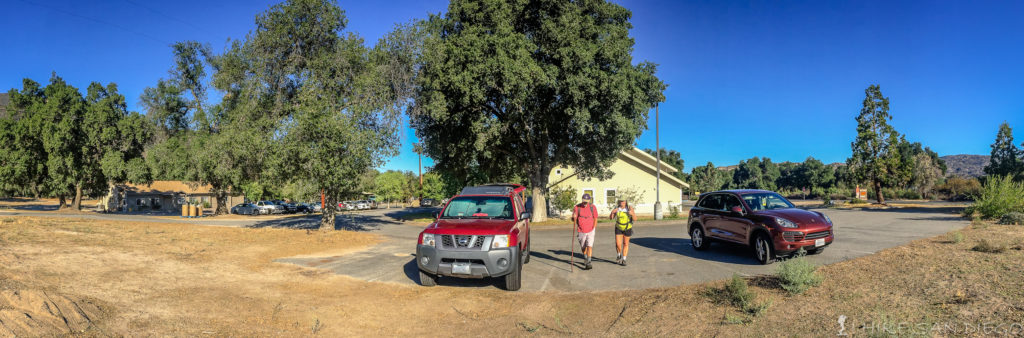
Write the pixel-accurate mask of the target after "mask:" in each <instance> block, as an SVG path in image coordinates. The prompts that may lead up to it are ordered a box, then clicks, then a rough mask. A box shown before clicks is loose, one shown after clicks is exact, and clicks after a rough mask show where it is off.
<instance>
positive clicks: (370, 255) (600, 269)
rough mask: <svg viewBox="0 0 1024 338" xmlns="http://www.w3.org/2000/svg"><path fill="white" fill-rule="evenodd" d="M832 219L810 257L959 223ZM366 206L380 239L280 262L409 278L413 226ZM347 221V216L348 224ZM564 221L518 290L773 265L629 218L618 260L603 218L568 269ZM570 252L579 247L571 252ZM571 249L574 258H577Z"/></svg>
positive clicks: (544, 241) (536, 247)
mask: <svg viewBox="0 0 1024 338" xmlns="http://www.w3.org/2000/svg"><path fill="white" fill-rule="evenodd" d="M821 211H822V212H824V213H826V214H828V215H829V217H831V218H832V220H833V221H834V222H835V223H836V224H837V226H836V228H835V233H836V238H837V239H836V241H835V243H833V244H832V245H831V246H830V247H829V248H828V249H826V250H825V252H823V253H821V254H819V255H815V256H809V259H810V260H811V261H812V262H814V263H815V264H819V265H821V264H830V263H835V262H840V261H844V260H848V259H851V258H856V257H860V256H864V255H869V254H872V253H875V252H877V251H879V250H882V249H886V248H890V247H894V246H899V245H902V244H904V243H907V242H909V241H911V240H914V239H918V238H924V237H930V236H934V235H938V234H942V233H945V232H948V231H950V230H952V229H956V228H960V227H964V226H966V225H967V224H968V222H967V221H965V220H962V219H960V218H959V217H958V216H957V215H956V214H955V211H954V210H952V208H950V209H934V208H933V209H890V210H877V211H859V210H858V211H851V210H828V209H825V210H821ZM388 212H392V213H393V212H395V211H380V210H378V211H372V212H368V213H364V214H362V215H360V216H359V217H360V218H358V219H356V220H355V221H357V222H358V224H359V226H358V227H355V229H358V230H366V231H374V232H376V233H379V234H381V235H384V236H385V238H386V240H385V241H383V242H382V243H380V244H378V245H376V246H374V247H371V248H368V249H366V250H362V251H359V252H355V253H351V254H347V255H343V256H336V257H320V258H302V259H297V258H285V259H280V260H278V261H280V262H286V263H292V264H298V265H303V266H307V267H314V268H321V269H327V270H331V271H333V272H335V273H338V274H343V275H348V276H352V277H355V278H358V279H363V280H368V281H378V282H388V283H399V284H417V283H418V279H419V277H418V274H417V267H416V264H415V261H414V260H413V259H414V253H415V245H416V238H417V235H418V233H419V231H420V230H422V228H421V227H414V226H410V225H405V224H400V223H395V222H391V221H388V217H385V216H384V214H385V213H388ZM354 226H355V224H351V223H348V225H347V226H345V227H349V228H353V227H354ZM571 231H572V230H571V228H569V227H568V226H565V227H557V228H551V227H535V228H534V229H533V234H532V236H533V244H532V250H533V252H532V253H531V261H530V263H529V264H527V265H525V266H524V271H523V290H527V291H538V290H563V291H573V290H612V289H640V288H652V287H664V286H674V285H679V284H686V283H700V282H706V281H712V280H719V279H723V278H728V277H730V276H731V275H732V274H734V273H738V274H740V275H758V274H769V273H773V272H774V270H775V268H776V267H775V266H773V265H768V266H763V265H758V264H757V262H756V261H755V260H754V258H753V257H752V255H751V254H750V251H749V249H747V248H744V247H740V246H733V245H727V244H718V243H716V244H713V245H712V248H711V249H710V250H708V251H702V252H698V251H694V250H693V248H692V247H691V245H690V239H689V236H687V235H686V231H685V230H684V223H682V222H678V223H659V224H657V225H650V224H648V225H645V224H643V223H642V222H641V223H639V224H637V225H636V230H635V231H636V234H635V236H634V237H633V240H632V243H631V245H630V254H629V266H625V267H623V266H619V265H617V264H614V263H613V262H612V261H614V260H615V246H614V242H613V240H612V236H613V235H612V229H611V226H610V225H605V224H602V225H601V226H599V227H598V230H597V232H598V233H597V241H596V246H595V253H594V256H595V263H594V269H593V270H589V271H583V270H580V269H575V272H572V273H570V272H569V262H568V261H569V252H568V251H569V248H568V245H569V241H570V236H571ZM577 255H579V254H578V253H577ZM578 257H580V256H577V259H576V262H577V264H579V261H580V260H579V258H578ZM440 284H441V285H448V286H458V287H476V288H497V287H498V286H499V285H500V284H501V283H500V281H499V280H496V279H485V280H473V279H456V278H441V279H440Z"/></svg>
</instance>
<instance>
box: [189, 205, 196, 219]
mask: <svg viewBox="0 0 1024 338" xmlns="http://www.w3.org/2000/svg"><path fill="white" fill-rule="evenodd" d="M188 217H196V206H194V205H189V206H188Z"/></svg>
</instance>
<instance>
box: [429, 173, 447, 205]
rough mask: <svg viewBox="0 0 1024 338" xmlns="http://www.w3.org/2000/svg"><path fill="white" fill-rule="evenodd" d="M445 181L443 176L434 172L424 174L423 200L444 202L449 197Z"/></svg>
mask: <svg viewBox="0 0 1024 338" xmlns="http://www.w3.org/2000/svg"><path fill="white" fill-rule="evenodd" d="M446 191H447V187H445V184H444V180H443V179H442V177H441V175H440V174H438V173H437V172H434V171H428V172H425V173H423V198H433V199H435V200H438V201H440V200H442V199H445V198H446V197H448V195H447V194H446Z"/></svg>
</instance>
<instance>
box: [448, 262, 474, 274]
mask: <svg viewBox="0 0 1024 338" xmlns="http://www.w3.org/2000/svg"><path fill="white" fill-rule="evenodd" d="M469 271H470V270H469V263H460V262H455V263H452V273H455V274H460V275H468V274H469Z"/></svg>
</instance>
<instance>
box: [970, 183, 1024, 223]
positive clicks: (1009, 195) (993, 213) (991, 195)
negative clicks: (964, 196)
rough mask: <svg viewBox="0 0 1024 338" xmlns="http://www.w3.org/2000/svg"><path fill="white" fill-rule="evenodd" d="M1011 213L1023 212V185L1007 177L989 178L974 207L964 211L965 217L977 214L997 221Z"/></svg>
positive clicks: (975, 200)
mask: <svg viewBox="0 0 1024 338" xmlns="http://www.w3.org/2000/svg"><path fill="white" fill-rule="evenodd" d="M1011 212H1024V183H1021V182H1014V181H1013V179H1011V178H1010V177H1009V176H1001V177H998V176H997V177H990V178H989V179H988V180H986V182H985V184H984V186H982V189H981V194H980V195H978V196H977V197H976V198H975V199H974V205H972V206H970V207H967V209H964V214H965V215H968V216H969V215H973V214H974V213H978V214H979V215H980V216H981V217H982V218H984V219H997V218H1000V217H1003V215H1006V214H1008V213H1011Z"/></svg>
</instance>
